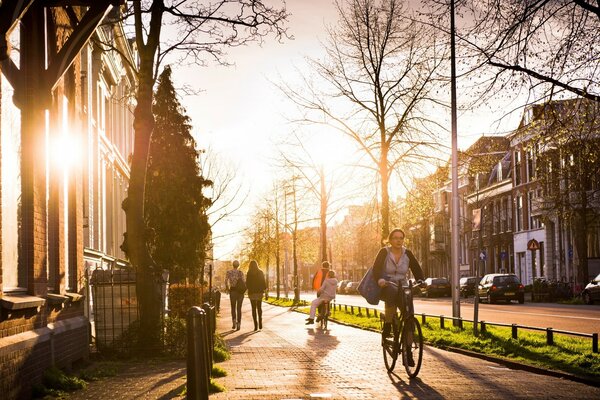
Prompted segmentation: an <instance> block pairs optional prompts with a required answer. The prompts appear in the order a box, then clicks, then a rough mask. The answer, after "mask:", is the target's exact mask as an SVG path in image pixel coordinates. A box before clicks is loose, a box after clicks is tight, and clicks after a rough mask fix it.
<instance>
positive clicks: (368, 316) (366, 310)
mask: <svg viewBox="0 0 600 400" xmlns="http://www.w3.org/2000/svg"><path fill="white" fill-rule="evenodd" d="M365 312H366V313H367V318H371V314H370V313H369V308H368V307H366V308H365Z"/></svg>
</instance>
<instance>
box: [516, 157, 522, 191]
mask: <svg viewBox="0 0 600 400" xmlns="http://www.w3.org/2000/svg"><path fill="white" fill-rule="evenodd" d="M520 184H521V152H520V150H516V151H515V185H517V186H518V185H520Z"/></svg>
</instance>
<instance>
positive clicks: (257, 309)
mask: <svg viewBox="0 0 600 400" xmlns="http://www.w3.org/2000/svg"><path fill="white" fill-rule="evenodd" d="M246 286H247V287H248V298H249V299H250V305H251V306H252V319H253V320H254V330H255V331H257V330H259V329H262V327H263V325H262V299H263V294H264V292H265V289H266V288H267V282H266V281H265V274H264V273H263V272H262V270H261V269H260V268H258V263H257V262H256V261H255V260H252V261H250V266H249V267H248V273H247V274H246Z"/></svg>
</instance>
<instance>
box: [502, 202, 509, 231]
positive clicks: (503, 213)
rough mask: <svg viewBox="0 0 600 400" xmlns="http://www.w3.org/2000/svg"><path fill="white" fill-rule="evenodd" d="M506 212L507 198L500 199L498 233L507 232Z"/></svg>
mask: <svg viewBox="0 0 600 400" xmlns="http://www.w3.org/2000/svg"><path fill="white" fill-rule="evenodd" d="M507 212H508V197H504V198H502V200H500V232H506V231H508V227H507V225H506V222H507V218H506V213H507Z"/></svg>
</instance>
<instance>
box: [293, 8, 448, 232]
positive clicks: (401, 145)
mask: <svg viewBox="0 0 600 400" xmlns="http://www.w3.org/2000/svg"><path fill="white" fill-rule="evenodd" d="M336 5H337V9H338V13H339V18H340V22H339V24H338V25H337V26H336V27H333V28H330V29H329V31H328V33H329V39H328V42H327V43H326V44H325V52H326V57H325V59H324V60H311V66H312V68H313V69H314V71H315V72H316V73H317V74H318V76H319V77H320V78H321V79H322V80H323V81H324V82H325V85H326V88H324V89H321V90H320V89H318V88H317V86H316V84H314V83H313V82H311V81H310V80H308V79H306V85H305V89H301V88H292V87H290V86H289V85H288V86H286V85H282V87H281V88H282V90H283V91H284V92H285V93H286V95H287V96H288V97H289V98H290V99H292V100H293V101H294V102H295V103H296V104H297V105H298V106H299V109H300V110H302V111H303V112H304V114H303V115H302V117H301V118H300V120H301V121H302V122H306V123H318V124H328V125H331V126H333V127H335V128H337V129H338V130H339V131H340V132H342V133H343V134H344V135H346V136H347V137H348V138H350V139H351V140H352V141H354V143H355V144H356V145H357V146H358V147H359V149H360V151H361V152H362V154H363V155H364V157H363V159H364V161H365V164H364V166H366V167H367V168H370V169H371V170H372V171H373V172H374V173H375V174H376V176H377V177H378V181H379V184H380V188H381V193H380V196H381V224H382V225H381V240H382V241H383V240H384V238H385V237H387V234H388V232H389V229H390V227H389V207H390V206H389V189H390V187H389V185H390V178H391V176H392V174H393V172H394V171H401V174H399V177H400V178H408V176H409V175H410V174H411V171H415V170H418V169H419V168H418V167H419V164H420V163H423V162H426V161H428V160H425V158H426V154H427V153H428V152H429V156H431V154H430V153H431V150H432V149H437V148H438V143H439V142H440V140H439V139H437V138H436V137H435V135H434V134H433V133H432V132H433V126H435V123H434V122H433V120H432V119H428V118H426V115H425V113H424V112H423V111H424V108H425V105H426V104H429V105H433V104H434V102H429V103H428V100H432V98H431V95H432V92H431V89H432V85H433V83H434V82H435V79H436V71H437V69H438V68H439V66H440V64H441V62H442V59H441V57H439V56H440V54H438V53H439V52H440V51H444V48H443V47H438V46H437V43H436V41H435V31H434V30H433V29H429V28H428V27H427V26H425V25H419V24H418V23H417V22H415V21H414V19H411V18H409V16H410V12H409V10H408V9H407V8H406V7H404V6H402V4H401V2H400V1H397V0H379V1H376V0H347V1H345V2H343V3H339V2H336ZM440 49H441V50H440ZM429 112H431V110H429Z"/></svg>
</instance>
